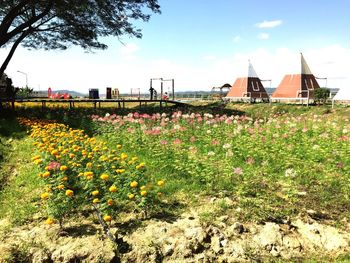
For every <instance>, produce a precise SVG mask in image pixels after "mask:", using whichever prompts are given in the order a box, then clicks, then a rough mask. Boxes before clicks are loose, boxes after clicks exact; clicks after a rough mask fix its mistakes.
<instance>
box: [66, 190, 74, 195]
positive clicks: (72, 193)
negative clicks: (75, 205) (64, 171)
mask: <svg viewBox="0 0 350 263" xmlns="http://www.w3.org/2000/svg"><path fill="white" fill-rule="evenodd" d="M73 195H74V192H73V190H70V189H68V190H66V196H69V197H72V196H73Z"/></svg>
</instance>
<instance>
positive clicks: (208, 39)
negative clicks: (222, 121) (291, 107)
mask: <svg viewBox="0 0 350 263" xmlns="http://www.w3.org/2000/svg"><path fill="white" fill-rule="evenodd" d="M159 3H160V5H161V10H162V14H161V15H158V14H154V15H152V17H151V20H150V21H149V23H139V22H137V26H139V27H140V28H141V29H142V32H143V38H142V39H134V38H129V37H127V36H124V37H122V42H123V43H124V45H123V44H122V43H120V42H119V40H118V39H116V38H108V39H106V42H107V43H108V45H109V49H108V50H106V51H96V52H95V53H94V54H87V53H85V52H84V50H82V49H80V48H78V47H72V48H70V49H69V50H68V51H27V50H25V49H22V48H20V49H18V50H17V52H16V53H15V56H14V58H13V60H12V61H11V63H10V65H9V67H8V70H7V73H8V74H9V75H10V76H11V77H12V78H13V79H14V83H15V84H16V85H18V86H23V85H25V78H24V75H23V74H20V73H18V72H17V70H20V71H23V72H26V73H27V74H28V81H29V85H30V86H32V87H34V88H35V89H41V90H45V89H47V88H48V87H49V86H50V87H52V88H53V89H70V90H77V91H81V92H87V90H88V89H89V88H100V89H101V92H104V89H105V87H107V86H110V87H117V88H119V89H120V90H121V91H122V92H129V91H130V89H135V90H137V89H140V90H141V92H146V91H147V90H148V88H149V87H148V85H149V84H148V83H149V79H150V78H153V77H163V78H175V84H176V89H177V90H210V89H211V87H213V86H221V85H222V84H224V83H226V82H228V83H231V84H232V83H233V82H234V80H235V79H236V78H237V77H242V76H245V75H246V74H247V70H248V60H249V59H250V60H251V62H252V64H253V66H254V68H255V70H256V72H257V74H258V75H259V77H260V78H261V79H272V86H273V87H274V86H277V85H278V84H279V82H280V81H281V79H282V78H283V76H284V74H288V73H298V70H299V59H300V57H299V52H303V54H304V56H305V58H306V61H307V62H308V64H309V66H310V68H311V70H312V72H313V73H314V74H315V75H316V76H319V77H328V78H329V79H328V86H329V87H332V88H337V87H348V88H349V89H350V85H349V82H350V80H349V73H350V72H349V71H350V70H349V68H350V65H349V61H350V34H349V28H350V19H349V14H348V10H350V1H347V0H333V1H329V0H328V1H326V0H318V1H312V0H304V1H300V0H294V1H290V0H285V1H277V0H270V1H257V0H246V1H234V0H216V1H213V0H187V1H186V0H172V1H171V0H159ZM6 52H7V50H4V49H3V50H0V59H3V57H4V56H5V54H6ZM324 84H325V83H323V82H321V81H320V85H321V86H322V85H324ZM155 85H157V84H155ZM269 85H270V84H268V85H267V86H269ZM156 88H158V87H157V86H156Z"/></svg>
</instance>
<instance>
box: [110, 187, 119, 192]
mask: <svg viewBox="0 0 350 263" xmlns="http://www.w3.org/2000/svg"><path fill="white" fill-rule="evenodd" d="M109 191H110V192H112V193H115V192H117V191H118V188H117V187H116V186H115V185H112V186H111V187H109Z"/></svg>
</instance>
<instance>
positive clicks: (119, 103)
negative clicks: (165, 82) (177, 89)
mask: <svg viewBox="0 0 350 263" xmlns="http://www.w3.org/2000/svg"><path fill="white" fill-rule="evenodd" d="M2 102H10V103H12V102H16V103H28V102H36V103H41V106H42V108H45V107H47V104H49V103H66V104H69V108H74V107H75V106H76V105H78V104H81V103H87V104H91V106H92V107H93V108H95V109H96V108H101V104H104V103H109V104H110V103H115V107H116V108H121V109H124V108H125V105H126V104H127V103H138V104H139V107H142V105H144V106H145V105H147V104H149V103H159V107H163V106H164V105H168V104H174V105H177V106H182V105H186V103H184V102H180V101H176V100H149V99H42V98H40V99H15V100H14V101H13V100H11V99H0V103H2Z"/></svg>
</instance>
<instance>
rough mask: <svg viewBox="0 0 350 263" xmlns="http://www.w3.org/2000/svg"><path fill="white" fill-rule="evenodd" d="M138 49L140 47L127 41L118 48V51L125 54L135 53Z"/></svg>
mask: <svg viewBox="0 0 350 263" xmlns="http://www.w3.org/2000/svg"><path fill="white" fill-rule="evenodd" d="M139 50H140V47H139V46H138V45H137V44H136V43H132V42H131V43H127V44H125V45H124V46H122V47H121V48H120V53H121V54H122V55H125V56H130V55H133V54H135V53H136V52H138V51H139Z"/></svg>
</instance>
